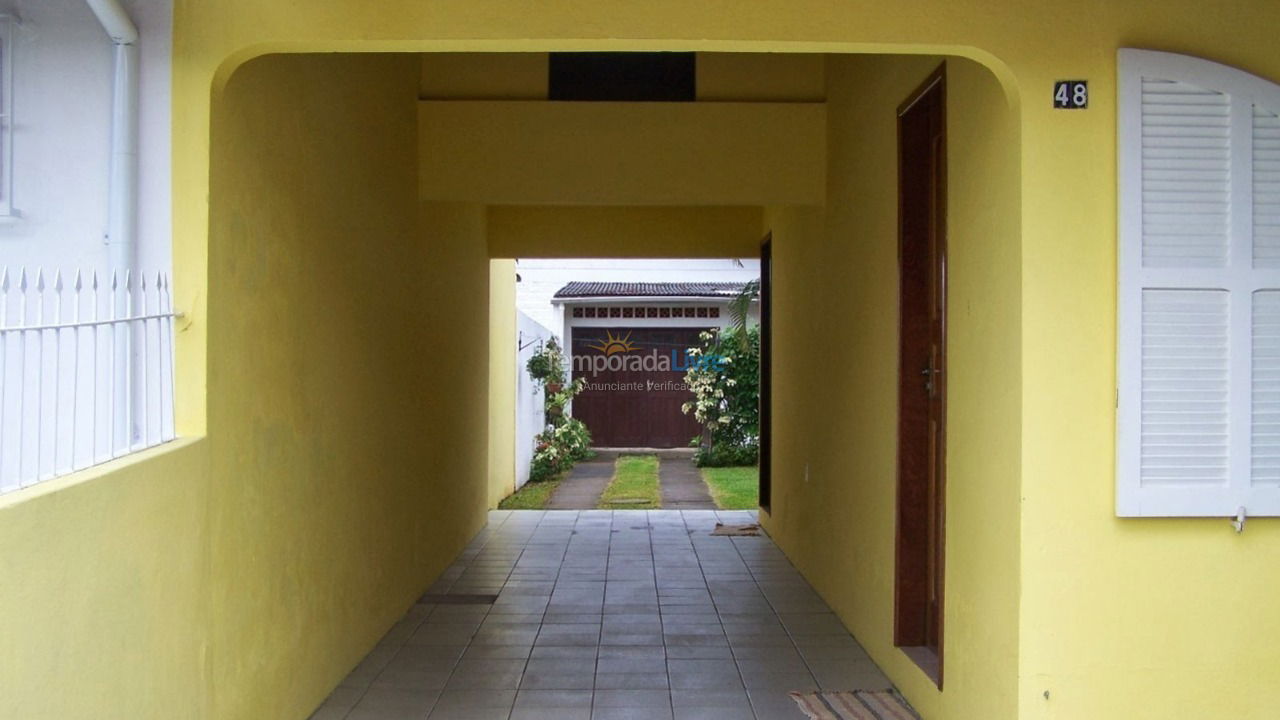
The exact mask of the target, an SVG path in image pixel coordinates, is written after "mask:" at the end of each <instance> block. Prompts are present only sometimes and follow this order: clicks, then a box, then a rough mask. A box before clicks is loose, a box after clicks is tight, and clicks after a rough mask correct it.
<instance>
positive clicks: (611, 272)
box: [516, 258, 760, 337]
mask: <svg viewBox="0 0 1280 720" xmlns="http://www.w3.org/2000/svg"><path fill="white" fill-rule="evenodd" d="M739 263H740V264H739ZM516 272H517V273H519V275H520V282H519V283H517V284H516V306H517V307H518V308H519V309H520V310H521V311H522V312H524V313H527V314H528V315H529V316H530V317H532V318H533V319H534V320H536V321H538V322H539V323H542V324H543V325H545V326H546V327H547V328H549V329H550V330H551V331H552V332H554V333H555V334H556V335H557V336H560V337H563V335H564V316H563V315H562V313H561V311H560V307H559V306H553V305H552V303H551V298H552V296H554V295H555V294H556V291H557V290H559V289H560V288H562V287H564V286H565V285H566V284H568V283H569V282H572V281H574V280H581V281H589V282H747V281H749V280H754V279H756V278H758V277H760V261H759V260H758V259H756V258H744V259H741V260H740V261H736V262H735V261H734V260H733V259H710V260H708V259H643V260H620V259H609V258H605V259H601V258H581V259H558V258H557V259H526V258H522V259H519V260H517V261H516Z"/></svg>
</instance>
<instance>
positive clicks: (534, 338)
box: [516, 310, 551, 489]
mask: <svg viewBox="0 0 1280 720" xmlns="http://www.w3.org/2000/svg"><path fill="white" fill-rule="evenodd" d="M550 338H551V331H550V330H548V329H547V328H545V327H543V326H542V325H540V324H539V323H538V322H537V321H536V320H534V319H533V318H531V317H529V316H528V315H526V314H525V313H523V312H521V311H518V310H517V311H516V342H517V345H516V348H517V352H516V488H517V489H518V488H520V487H521V486H522V485H524V484H525V483H526V482H529V463H531V462H533V444H534V437H535V436H537V434H538V433H540V432H542V428H543V421H544V420H545V416H544V413H543V407H542V393H541V392H540V386H539V385H538V384H537V383H535V382H534V381H533V378H531V377H529V373H528V372H527V371H526V370H525V369H524V366H525V363H527V362H529V358H530V357H532V356H533V354H534V353H535V352H537V351H538V348H539V347H540V345H539V343H545V342H546V341H547V340H548V339H550ZM521 346H523V348H522V349H521Z"/></svg>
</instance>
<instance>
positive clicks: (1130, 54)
mask: <svg viewBox="0 0 1280 720" xmlns="http://www.w3.org/2000/svg"><path fill="white" fill-rule="evenodd" d="M1119 112H1120V116H1119V147H1118V164H1119V193H1120V227H1119V246H1120V247H1119V249H1120V257H1119V289H1118V301H1119V322H1118V325H1119V328H1118V329H1119V338H1118V372H1117V379H1118V384H1119V387H1118V391H1117V439H1116V451H1117V479H1116V511H1117V514H1119V515H1121V516H1221V517H1228V516H1234V515H1236V513H1237V511H1238V510H1239V509H1241V508H1243V509H1244V510H1245V511H1246V514H1248V515H1251V516H1257V515H1280V86H1278V85H1276V84H1274V83H1271V82H1268V81H1266V80H1263V79H1261V78H1258V77H1255V76H1252V75H1248V74H1246V73H1243V72H1241V71H1239V70H1235V69H1233V68H1229V67H1226V66H1223V65H1218V64H1216V63H1211V62H1208V61H1206V60H1200V59H1198V58H1192V57H1187V56H1183V55H1174V54H1170V53H1160V52H1150V51H1145V50H1121V51H1120V55H1119Z"/></svg>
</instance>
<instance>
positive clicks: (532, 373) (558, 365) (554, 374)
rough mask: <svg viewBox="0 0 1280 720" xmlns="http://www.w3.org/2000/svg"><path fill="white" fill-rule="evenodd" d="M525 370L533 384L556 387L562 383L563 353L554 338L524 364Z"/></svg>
mask: <svg viewBox="0 0 1280 720" xmlns="http://www.w3.org/2000/svg"><path fill="white" fill-rule="evenodd" d="M524 367H525V370H527V371H528V372H529V377H531V378H533V380H534V382H537V383H539V384H541V385H558V384H561V383H563V382H564V351H562V350H561V349H560V343H558V342H556V339H555V338H550V339H549V340H547V342H546V344H544V345H543V346H542V347H541V348H540V349H539V350H538V351H537V352H535V353H534V354H533V355H532V356H530V357H529V361H528V362H527V363H525V366H524Z"/></svg>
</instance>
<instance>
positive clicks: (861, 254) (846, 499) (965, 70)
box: [765, 56, 1021, 720]
mask: <svg viewBox="0 0 1280 720" xmlns="http://www.w3.org/2000/svg"><path fill="white" fill-rule="evenodd" d="M940 63H941V60H939V59H936V58H930V57H893V56H880V57H841V58H831V59H830V61H829V62H828V64H827V73H826V74H827V83H828V84H827V97H828V102H829V106H830V107H829V117H830V124H829V130H828V132H829V139H828V145H829V147H830V149H831V153H830V156H829V166H828V201H827V203H826V208H825V212H824V211H822V210H810V209H795V208H775V209H772V210H771V212H770V213H769V215H768V217H767V224H768V225H769V226H770V228H771V229H772V231H773V239H774V274H775V327H776V328H777V331H776V332H777V334H776V337H775V340H774V348H775V353H776V358H777V359H776V365H777V366H776V368H775V375H774V378H775V379H774V398H775V403H776V405H775V407H776V417H775V419H774V424H775V427H776V428H777V443H776V445H775V451H774V460H773V469H774V485H773V488H774V501H773V506H772V510H773V512H772V516H766V518H765V520H766V526H767V528H768V529H769V531H770V533H771V534H772V535H773V536H774V537H775V538H776V539H777V541H778V543H779V544H780V545H781V547H782V548H783V550H784V551H786V552H787V554H788V556H789V557H790V558H791V559H792V561H793V562H795V563H796V564H797V566H798V567H799V568H800V569H801V570H802V571H803V572H804V573H805V575H806V577H808V578H809V581H810V582H811V583H813V585H814V586H815V588H816V589H817V590H818V592H819V593H820V594H821V595H822V596H823V597H824V598H825V599H826V600H827V601H828V602H829V603H830V604H831V605H832V607H833V608H834V609H835V610H836V612H837V613H838V614H839V615H840V616H841V618H842V619H843V620H844V621H845V622H846V624H847V625H848V626H849V628H850V629H851V630H852V631H853V632H854V634H855V635H856V636H857V637H858V639H859V640H860V641H861V642H862V643H863V644H864V645H865V646H866V647H867V649H868V651H870V652H871V654H872V656H873V657H874V659H875V660H876V661H877V662H878V663H879V664H880V665H881V667H883V668H884V669H885V671H886V672H888V673H889V675H890V677H891V678H892V679H893V680H894V682H895V684H897V685H898V686H899V687H900V688H901V689H902V690H903V691H904V692H905V693H906V694H907V696H908V697H909V698H911V700H912V702H913V703H915V704H916V706H917V707H918V708H919V709H920V710H921V711H923V713H924V715H925V717H927V718H930V719H931V720H933V719H935V718H936V719H938V720H944V719H947V718H955V719H957V720H967V719H968V718H975V717H991V718H1008V717H1014V712H1015V708H1016V701H1017V657H1018V624H1017V622H1016V618H1017V616H1018V562H1019V557H1018V533H1019V529H1020V528H1019V524H1018V492H1019V485H1018V480H1019V475H1018V469H1019V468H1018V462H1019V457H1018V445H1019V435H1020V431H1021V426H1020V423H1019V414H1018V401H1019V392H1020V387H1019V383H1018V376H1019V323H1018V293H1019V291H1020V284H1019V268H1018V233H1019V226H1018V212H1019V211H1018V192H1017V187H1018V184H1017V176H1018V152H1017V147H1018V145H1017V125H1016V122H1015V120H1016V114H1015V112H1014V111H1013V109H1012V108H1011V107H1010V106H1009V104H1008V102H1007V100H1006V98H1005V97H1004V95H1003V92H1002V90H1001V88H1000V86H999V84H998V83H997V82H996V80H995V78H994V77H993V76H992V75H991V74H990V73H988V72H987V71H986V70H985V69H983V68H982V67H981V66H979V65H977V64H975V63H973V62H970V61H968V60H962V59H952V60H951V61H949V62H948V64H947V94H948V99H949V101H948V107H947V113H948V117H947V124H948V133H949V142H950V143H951V144H950V148H949V155H948V161H949V164H950V167H949V170H948V174H949V176H950V178H951V193H950V198H949V203H950V204H949V222H948V234H949V253H948V263H949V272H950V274H949V278H948V280H949V285H950V287H949V292H948V302H949V305H950V318H949V320H950V324H949V343H948V352H949V365H950V368H949V369H950V375H949V378H950V379H949V387H948V421H949V423H950V424H949V427H948V430H949V436H948V438H949V448H948V450H949V452H948V478H947V482H948V491H947V538H948V546H947V575H946V605H945V611H946V623H945V625H946V637H945V639H944V644H945V661H946V668H945V672H946V677H945V685H944V687H945V692H942V693H939V692H938V691H937V689H936V688H935V687H934V686H933V685H932V683H931V682H930V681H929V680H928V678H926V677H925V675H924V674H923V672H921V671H920V670H919V669H918V668H916V667H915V665H914V664H913V663H912V662H911V661H910V660H909V659H908V658H907V657H906V656H905V655H903V654H902V653H901V652H900V651H898V650H897V649H896V648H894V647H893V586H894V584H893V569H894V562H893V558H894V539H895V534H894V528H895V510H894V508H895V492H896V486H895V476H896V456H897V446H896V442H897V440H896V438H897V426H896V420H895V417H896V406H897V375H898V367H897V364H898V352H897V342H898V333H897V303H898V278H897V272H898V225H897V216H898V208H897V202H898V198H897V185H896V182H897V181H896V178H897V147H896V133H897V126H896V113H895V111H896V108H897V107H898V105H899V104H900V103H901V102H902V101H904V100H905V99H906V98H907V97H908V96H909V95H910V94H911V93H912V92H913V91H914V90H915V89H916V88H917V87H918V86H919V85H920V83H921V82H923V81H924V79H925V78H926V77H927V76H928V75H929V73H931V72H932V71H933V70H934V69H935V68H937V67H938V65H939V64H940ZM975 177H981V178H983V180H982V182H981V183H977V182H972V181H969V180H968V178H975ZM836 308H839V311H836V310H835V309H836ZM816 418H821V419H822V422H815V419H816Z"/></svg>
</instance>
